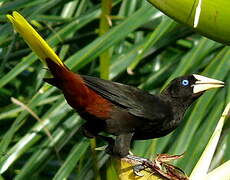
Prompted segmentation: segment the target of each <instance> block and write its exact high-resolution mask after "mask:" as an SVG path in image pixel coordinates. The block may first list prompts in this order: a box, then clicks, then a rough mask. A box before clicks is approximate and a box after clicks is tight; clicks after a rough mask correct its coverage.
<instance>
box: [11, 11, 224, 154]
mask: <svg viewBox="0 0 230 180" xmlns="http://www.w3.org/2000/svg"><path fill="white" fill-rule="evenodd" d="M7 18H8V19H9V20H10V22H11V23H12V24H13V25H14V27H15V29H16V31H18V32H19V33H20V34H21V35H22V37H23V38H24V39H25V41H26V42H27V43H28V45H29V46H30V47H31V48H32V49H33V50H34V51H35V53H37V55H38V56H39V57H40V59H41V60H42V61H43V62H45V64H46V65H47V66H48V68H49V71H50V72H51V74H52V76H53V77H52V78H45V79H44V81H45V82H47V83H49V84H51V85H53V86H55V87H57V88H58V89H60V90H61V91H62V93H63V95H64V97H65V99H66V101H67V103H68V104H69V105H70V106H71V107H72V108H73V109H74V110H76V112H77V113H78V114H79V115H80V116H81V117H82V118H83V119H84V120H85V121H86V122H85V124H84V125H83V126H82V131H83V134H84V135H85V136H86V137H89V138H93V137H100V138H102V139H105V140H106V141H108V142H109V146H108V152H109V153H110V154H111V155H114V156H118V157H125V156H127V155H128V154H129V149H130V145H131V142H132V141H133V140H146V139H153V138H160V137H162V136H165V135H167V134H169V133H171V132H172V131H174V130H175V129H176V128H177V127H178V126H179V125H180V123H181V122H182V120H183V116H184V114H185V112H186V110H187V109H188V108H189V106H190V105H191V104H192V103H193V102H194V101H195V100H197V99H198V98H199V97H201V96H202V94H204V92H205V91H207V90H209V89H213V88H219V87H223V86H224V82H222V81H219V80H216V79H212V78H208V77H205V76H202V75H198V74H190V75H184V76H180V77H177V78H175V79H173V80H172V81H171V82H170V83H169V84H168V86H167V87H166V88H165V89H164V90H163V91H162V92H161V93H160V94H158V95H154V94H150V93H148V92H146V91H144V90H141V89H138V88H136V87H133V86H129V85H125V84H121V83H118V82H113V81H110V80H104V79H100V78H97V77H92V76H87V75H81V74H77V73H74V72H72V71H71V70H70V69H69V68H68V67H67V66H66V65H65V64H64V63H63V62H62V61H61V60H60V58H59V57H58V56H57V55H56V54H55V53H54V51H53V50H52V49H51V48H50V47H49V45H48V44H47V43H46V42H45V41H44V40H43V39H42V38H41V36H40V35H39V34H38V33H37V32H36V31H35V30H34V29H33V28H32V26H31V25H30V24H29V23H28V22H27V21H26V20H25V19H24V17H23V16H21V15H20V14H19V13H17V12H13V14H12V15H7ZM101 132H104V133H107V134H109V135H113V136H114V137H115V138H114V139H113V138H110V137H107V136H103V135H101Z"/></svg>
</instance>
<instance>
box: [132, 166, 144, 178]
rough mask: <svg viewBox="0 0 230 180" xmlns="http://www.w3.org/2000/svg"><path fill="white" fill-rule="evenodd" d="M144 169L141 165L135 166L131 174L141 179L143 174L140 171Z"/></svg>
mask: <svg viewBox="0 0 230 180" xmlns="http://www.w3.org/2000/svg"><path fill="white" fill-rule="evenodd" d="M144 169H145V166H144V165H142V164H137V165H135V166H133V173H134V174H135V175H136V176H140V177H143V176H144V174H141V173H140V171H142V170H144Z"/></svg>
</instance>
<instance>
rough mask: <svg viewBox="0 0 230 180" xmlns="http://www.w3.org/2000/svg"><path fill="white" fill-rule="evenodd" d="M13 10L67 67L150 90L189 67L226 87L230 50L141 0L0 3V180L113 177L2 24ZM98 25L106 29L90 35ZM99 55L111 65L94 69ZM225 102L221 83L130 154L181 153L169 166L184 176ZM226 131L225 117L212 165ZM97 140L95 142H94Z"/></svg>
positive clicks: (224, 151) (224, 155)
mask: <svg viewBox="0 0 230 180" xmlns="http://www.w3.org/2000/svg"><path fill="white" fill-rule="evenodd" d="M103 7H104V8H105V9H106V8H109V6H106V5H105V6H103ZM13 10H17V11H19V12H20V13H22V14H23V15H24V16H25V17H27V19H29V20H30V22H31V23H32V24H33V25H34V27H35V28H36V29H37V30H38V31H39V32H40V33H41V34H42V36H43V37H45V38H46V39H47V40H48V42H49V44H50V45H51V46H52V47H55V48H56V52H57V53H58V54H59V56H60V57H61V59H63V60H65V63H66V64H67V66H68V67H70V68H71V69H72V70H74V71H76V72H79V73H81V74H87V75H93V76H102V77H104V78H109V79H111V80H115V81H118V82H122V83H126V84H129V85H133V86H137V87H139V88H142V89H145V90H148V91H150V92H151V93H159V92H160V90H161V89H162V87H165V85H166V84H167V83H168V82H169V80H171V79H172V78H174V77H176V76H179V75H184V74H189V73H198V74H202V75H206V76H208V77H211V78H216V79H219V80H223V81H225V82H227V83H228V84H229V83H230V78H229V77H230V71H229V69H230V68H229V67H230V48H229V47H227V46H224V45H222V44H220V43H217V42H214V41H212V40H209V39H207V38H204V37H202V36H200V35H198V34H196V33H195V32H193V31H191V29H189V28H187V27H185V26H183V25H180V24H177V23H176V22H174V21H172V20H171V19H169V18H168V17H166V16H165V15H163V14H162V13H161V12H159V11H158V10H157V9H155V8H153V7H152V6H151V5H150V4H149V3H147V2H145V1H139V0H132V1H129V0H123V1H121V0H114V1H113V2H112V8H111V12H110V10H102V8H101V4H100V2H99V1H93V0H91V1H90V0H81V1H80V0H75V1H60V0H34V1H28V0H21V1H10V2H8V1H2V2H1V6H0V20H1V26H0V32H1V33H0V124H1V130H0V172H1V173H2V177H1V176H0V179H1V178H2V179H9V178H15V179H31V177H33V178H35V179H51V178H53V177H54V179H64V178H69V179H94V178H95V177H96V178H97V179H106V177H107V179H108V177H109V178H111V179H115V177H117V176H116V174H115V173H114V170H113V166H112V165H111V163H110V161H109V160H108V159H109V157H108V155H106V154H105V153H104V152H103V151H96V152H95V150H94V148H90V146H91V147H93V146H94V143H95V142H90V141H89V140H88V139H86V138H84V137H83V136H82V135H81V133H80V126H81V125H82V123H83V120H82V119H80V118H79V116H78V115H77V114H76V113H75V112H74V111H73V110H72V109H71V108H70V107H69V106H68V105H67V104H66V102H65V100H64V98H63V96H62V95H60V92H59V91H58V90H57V89H56V88H54V87H51V86H49V85H48V84H45V83H44V82H43V81H42V78H43V77H47V76H49V72H48V71H47V70H46V69H44V68H43V65H42V64H41V63H40V62H38V61H36V60H37V56H36V55H34V53H31V50H30V49H29V48H28V47H27V46H26V45H25V42H24V41H23V40H22V39H21V38H20V37H19V36H18V35H17V34H14V33H13V31H12V27H11V25H10V24H9V23H8V22H7V21H6V18H5V15H6V14H7V13H9V12H10V11H13ZM102 11H103V12H104V13H105V14H106V17H107V19H108V21H109V22H110V21H111V22H112V24H111V23H108V24H109V25H111V26H110V27H109V28H108V24H106V23H105V22H104V23H102V22H101V19H102V18H103V17H102V16H101V12H102ZM100 22H101V23H100ZM102 28H104V29H106V32H104V33H99V32H102ZM102 54H103V55H102ZM99 57H100V61H99ZM106 60H107V61H108V62H110V63H106V62H104V63H103V66H102V67H101V68H100V62H102V61H106ZM105 72H106V73H105ZM107 72H108V77H107ZM102 74H104V75H102ZM229 100H230V94H229V86H226V87H225V88H223V89H221V90H213V91H210V92H207V93H205V95H204V96H203V97H201V98H200V99H199V100H198V101H197V102H196V103H195V104H194V105H193V107H191V108H190V109H189V111H188V112H187V113H186V116H185V118H184V121H183V123H182V125H181V126H180V128H178V129H177V130H176V131H175V132H173V133H171V134H170V135H168V136H166V137H163V138H160V139H154V140H148V141H136V142H134V145H133V148H132V150H133V152H134V153H135V154H137V155H140V156H143V157H150V158H152V157H153V156H154V155H155V154H156V153H170V154H181V153H183V152H185V154H184V158H183V159H181V160H178V161H177V162H175V164H176V165H177V166H179V167H181V168H183V170H185V171H186V172H187V173H188V174H190V173H191V171H192V169H193V168H194V166H195V164H196V163H197V161H198V159H199V158H200V156H201V153H202V152H203V150H204V148H205V146H206V144H207V143H208V140H209V139H210V137H211V135H212V133H213V131H214V129H215V126H216V124H217V122H218V120H219V118H220V116H221V113H222V112H223V108H224V107H225V105H226V104H227V102H229ZM227 122H229V121H227ZM47 131H48V133H47ZM229 132H230V128H229V123H226V125H225V127H224V130H223V133H222V136H221V139H220V141H219V144H218V148H217V151H216V153H215V155H214V158H213V161H212V164H211V168H215V167H217V166H219V165H220V164H222V163H223V162H225V161H227V160H228V159H230V153H229V148H230V141H229V138H230V135H229ZM49 133H50V134H51V136H50V135H49ZM102 145H104V142H103V141H99V140H97V142H96V146H97V147H98V146H102ZM113 177H114V178H113Z"/></svg>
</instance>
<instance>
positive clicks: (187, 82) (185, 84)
mask: <svg viewBox="0 0 230 180" xmlns="http://www.w3.org/2000/svg"><path fill="white" fill-rule="evenodd" d="M181 84H182V85H183V86H187V85H188V84H189V81H188V80H187V79H185V80H183V81H182V83H181Z"/></svg>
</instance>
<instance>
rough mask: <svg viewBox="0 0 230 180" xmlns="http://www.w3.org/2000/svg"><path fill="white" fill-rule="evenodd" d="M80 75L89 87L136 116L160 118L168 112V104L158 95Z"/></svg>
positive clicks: (149, 118) (150, 118)
mask: <svg viewBox="0 0 230 180" xmlns="http://www.w3.org/2000/svg"><path fill="white" fill-rule="evenodd" d="M82 77H83V79H84V81H85V83H86V85H87V86H88V87H89V88H91V89H93V90H94V91H96V92H97V93H99V94H100V95H101V96H102V97H104V98H106V99H107V100H109V101H111V102H112V103H114V104H116V105H117V106H119V107H121V108H124V109H127V110H128V112H129V113H131V114H133V115H135V116H137V117H140V118H144V119H148V120H154V119H159V120H160V119H164V118H165V116H167V114H169V113H170V108H169V105H168V104H166V103H165V102H164V101H163V100H161V99H160V98H159V97H158V96H154V95H151V94H149V93H147V92H145V91H143V90H140V89H138V88H136V87H132V86H128V85H124V84H120V83H117V82H112V81H108V80H103V79H99V78H96V77H91V76H85V75H83V76H82Z"/></svg>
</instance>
